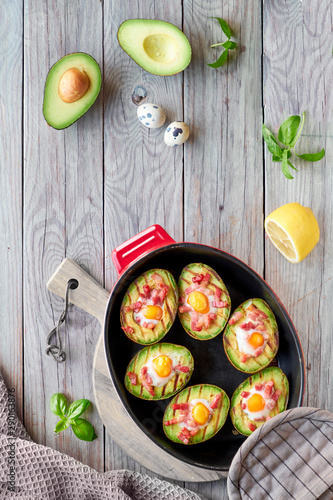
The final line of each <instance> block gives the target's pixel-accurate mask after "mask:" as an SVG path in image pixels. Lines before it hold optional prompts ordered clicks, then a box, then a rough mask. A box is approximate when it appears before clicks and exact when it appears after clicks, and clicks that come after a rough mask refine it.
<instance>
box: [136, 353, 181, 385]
mask: <svg viewBox="0 0 333 500" xmlns="http://www.w3.org/2000/svg"><path fill="white" fill-rule="evenodd" d="M158 356H168V358H170V359H171V360H172V367H171V372H170V374H169V375H168V376H167V377H160V376H159V375H158V374H157V373H156V371H155V368H154V365H153V361H154V359H155V358H157V357H158ZM178 364H179V357H178V356H175V355H174V354H171V353H168V354H161V353H159V354H156V356H154V357H150V358H149V359H148V360H147V362H146V364H145V365H144V366H146V367H147V373H148V375H150V377H151V379H152V385H153V386H154V387H163V386H164V385H166V384H167V383H168V382H169V380H171V379H172V378H173V377H174V376H175V373H176V372H175V366H177V365H178Z"/></svg>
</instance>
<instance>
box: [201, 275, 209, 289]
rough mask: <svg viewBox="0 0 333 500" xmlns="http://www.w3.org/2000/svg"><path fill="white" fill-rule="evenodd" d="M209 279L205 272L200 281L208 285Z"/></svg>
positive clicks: (203, 284)
mask: <svg viewBox="0 0 333 500" xmlns="http://www.w3.org/2000/svg"><path fill="white" fill-rule="evenodd" d="M209 281H210V274H209V273H206V274H205V276H204V277H203V279H202V281H201V285H202V286H205V285H208V283H209Z"/></svg>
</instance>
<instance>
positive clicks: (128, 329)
mask: <svg viewBox="0 0 333 500" xmlns="http://www.w3.org/2000/svg"><path fill="white" fill-rule="evenodd" d="M121 329H122V330H124V332H125V333H129V334H132V333H134V328H132V327H131V326H122V327H121Z"/></svg>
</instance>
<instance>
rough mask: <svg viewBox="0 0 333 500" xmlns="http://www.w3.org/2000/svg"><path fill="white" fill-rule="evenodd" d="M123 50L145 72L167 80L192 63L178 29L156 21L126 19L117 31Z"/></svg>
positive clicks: (185, 40) (187, 48)
mask: <svg viewBox="0 0 333 500" xmlns="http://www.w3.org/2000/svg"><path fill="white" fill-rule="evenodd" d="M118 42H119V44H120V46H121V48H122V49H124V51H125V52H127V54H128V55H129V56H130V57H131V58H132V59H133V60H134V61H135V62H136V63H137V64H139V66H141V67H142V68H143V69H144V70H146V71H148V72H149V73H153V74H155V75H161V76H168V75H174V74H175V73H179V72H180V71H183V70H184V69H185V68H186V66H188V65H189V63H190V61H191V46H190V43H189V41H188V39H187V38H186V36H185V35H184V33H183V32H182V31H180V29H178V28H177V27H176V26H174V25H173V24H170V23H167V22H165V21H157V20H155V19H129V20H128V21H125V22H124V23H123V24H122V25H121V26H120V27H119V29H118Z"/></svg>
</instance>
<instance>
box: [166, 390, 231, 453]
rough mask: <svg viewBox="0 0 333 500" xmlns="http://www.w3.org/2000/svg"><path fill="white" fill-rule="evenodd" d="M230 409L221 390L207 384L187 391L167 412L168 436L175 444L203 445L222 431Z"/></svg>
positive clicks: (177, 398)
mask: <svg viewBox="0 0 333 500" xmlns="http://www.w3.org/2000/svg"><path fill="white" fill-rule="evenodd" d="M229 408H230V400H229V398H228V396H227V394H226V393H225V392H224V391H223V390H222V389H221V388H220V387H217V386H215V385H208V384H199V385H193V386H191V387H187V388H186V389H184V390H183V391H182V392H180V393H179V394H177V395H176V396H175V397H174V398H173V399H172V400H171V401H170V403H169V405H168V406H167V408H166V410H165V413H164V417H163V429H164V432H165V435H166V436H167V437H168V438H169V439H170V440H171V441H174V442H175V443H182V444H198V443H203V442H204V441H207V440H208V439H210V438H212V437H213V436H215V434H216V433H217V432H218V431H219V430H221V429H222V427H223V425H224V424H225V421H226V419H227V416H228V412H229Z"/></svg>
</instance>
